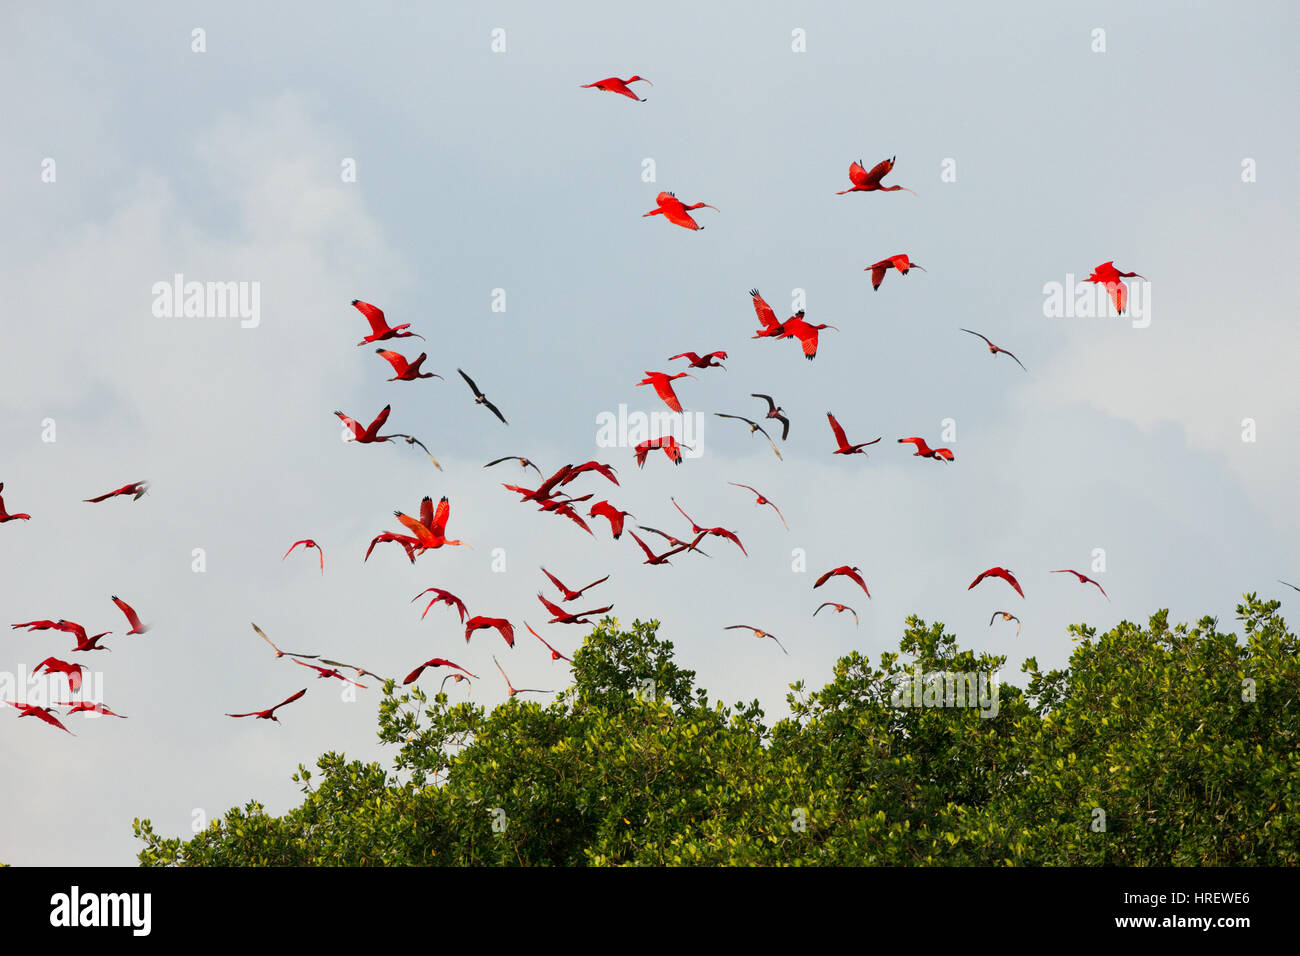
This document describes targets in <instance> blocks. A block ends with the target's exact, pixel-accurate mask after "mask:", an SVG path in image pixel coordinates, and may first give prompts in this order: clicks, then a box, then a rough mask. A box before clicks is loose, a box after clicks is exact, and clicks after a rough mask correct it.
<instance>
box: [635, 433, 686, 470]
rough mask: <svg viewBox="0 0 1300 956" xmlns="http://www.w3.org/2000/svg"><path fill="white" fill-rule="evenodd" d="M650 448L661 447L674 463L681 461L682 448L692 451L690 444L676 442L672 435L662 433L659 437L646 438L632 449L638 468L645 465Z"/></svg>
mask: <svg viewBox="0 0 1300 956" xmlns="http://www.w3.org/2000/svg"><path fill="white" fill-rule="evenodd" d="M652 448H662V449H663V450H664V454H665V455H667V456H668V460H669V461H671V462H672V463H673V464H674V465H680V464H681V463H682V449H683V448H685V449H686V450H687V451H693V450H694V449H692V448H691V446H690V445H681V444H678V442H677V439H676V438H674V437H673V436H672V435H662V436H660V437H659V438H648V439H646V440H645V441H643V442H641V443H640V444H639V445H637V446H636V448H635V449H633V451H634V452H635V454H636V464H637V467H638V468H644V467H645V460H646V456H647V455H649V454H650V450H651V449H652Z"/></svg>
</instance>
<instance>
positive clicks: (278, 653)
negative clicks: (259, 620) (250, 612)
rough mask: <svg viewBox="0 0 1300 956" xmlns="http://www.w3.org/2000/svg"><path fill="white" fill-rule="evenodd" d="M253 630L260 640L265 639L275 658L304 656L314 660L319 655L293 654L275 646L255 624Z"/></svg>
mask: <svg viewBox="0 0 1300 956" xmlns="http://www.w3.org/2000/svg"><path fill="white" fill-rule="evenodd" d="M253 630H254V631H256V632H257V636H258V637H260V638H261V639H262V640H264V641H266V643H268V644H270V645H271V650H273V651H275V656H276V659H279V658H281V657H306V658H309V659H310V660H316V658H318V657H320V655H319V654H295V653H294V652H293V651H282V650H280V648H278V647H276V646H275V641H273V640H271V639H270V638H269V637H267V636H266V632H265V631H263V630H262V629H261V628H260V627H258V626H257V625H256V624H254V625H253Z"/></svg>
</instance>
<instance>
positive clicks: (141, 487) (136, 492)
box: [82, 481, 149, 504]
mask: <svg viewBox="0 0 1300 956" xmlns="http://www.w3.org/2000/svg"><path fill="white" fill-rule="evenodd" d="M148 490H149V482H147V481H133V482H131V484H129V485H123V486H122V487H121V488H118V489H117V490H116V491H110V492H107V493H106V494H102V495H100V496H99V497H98V498H84V499H82V500H84V501H86V502H88V503H90V504H98V503H99V502H101V501H107V500H108V499H109V498H116V497H117V496H118V495H133V496H134V497H133V498H132V500H133V501H139V500H140V496H141V495H143V494H144V493H145V492H146V491H148Z"/></svg>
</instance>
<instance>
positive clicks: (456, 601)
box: [411, 588, 465, 624]
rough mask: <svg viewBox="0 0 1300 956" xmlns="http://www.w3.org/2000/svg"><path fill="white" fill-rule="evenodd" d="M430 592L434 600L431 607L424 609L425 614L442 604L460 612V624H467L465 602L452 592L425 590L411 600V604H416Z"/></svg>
mask: <svg viewBox="0 0 1300 956" xmlns="http://www.w3.org/2000/svg"><path fill="white" fill-rule="evenodd" d="M430 592H432V593H433V600H431V601H430V602H429V606H428V607H426V608H425V609H424V614H428V613H429V611H431V610H432V609H433V606H434V605H435V604H438V603H439V602H441V603H443V604H446V605H447V606H448V607H454V608H455V609H456V610H457V611H459V612H460V622H461V623H462V624H464V623H465V602H464V601H462V600H461V599H460V598H458V597H456V595H454V594H452V593H451V592H450V591H444V590H443V589H442V588H425V589H424V590H423V591H421V592H420V593H419V594H417V595H416V596H415V597H413V598H411V603H412V604H414V603H415V602H416V601H418V600H420V598H422V597H424V596H425V595H426V594H428V593H430ZM424 614H421V615H420V620H421V621H423V620H424Z"/></svg>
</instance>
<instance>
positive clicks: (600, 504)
mask: <svg viewBox="0 0 1300 956" xmlns="http://www.w3.org/2000/svg"><path fill="white" fill-rule="evenodd" d="M587 517H588V518H595V517H601V518H606V519H608V520H609V530H610V533H611V534H612V535H613V536H614V540H615V541H617V540H618V539H619V536H620V535H621V534H622V533H623V520H624V519H625V518H635V517H636V515H634V514H632V512H630V511H619V510H618V509H617V508H615V507H614V506H613V505H611V504H610V503H609V502H608V501H597V502H596V503H595V504H594V505H592V506H591V510H590V511H588V512H587Z"/></svg>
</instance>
